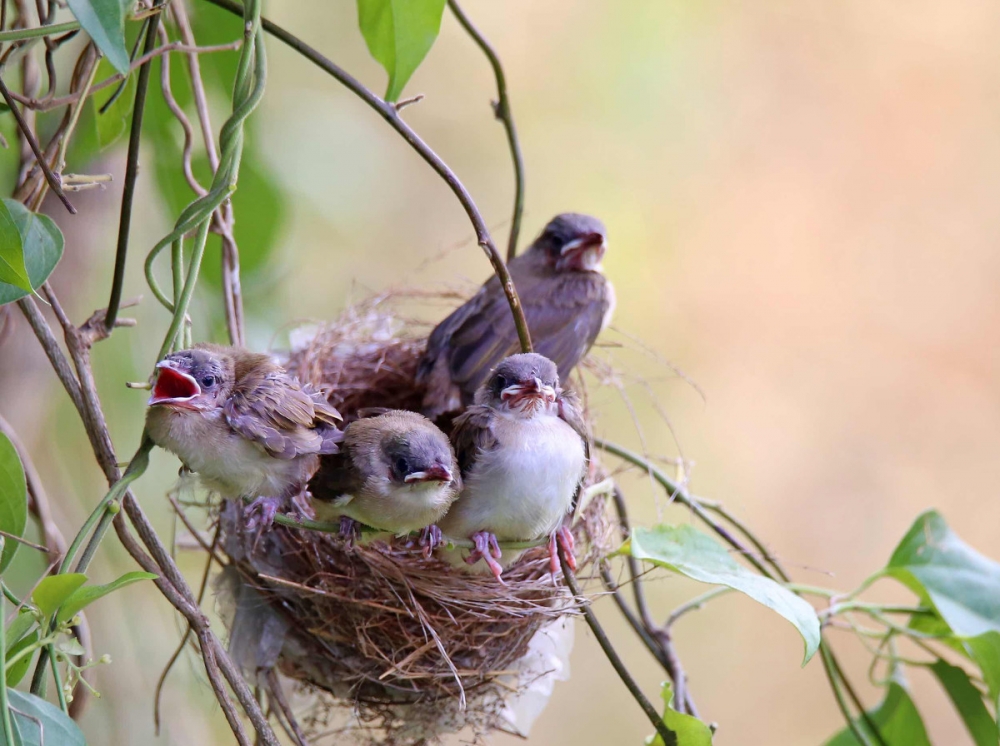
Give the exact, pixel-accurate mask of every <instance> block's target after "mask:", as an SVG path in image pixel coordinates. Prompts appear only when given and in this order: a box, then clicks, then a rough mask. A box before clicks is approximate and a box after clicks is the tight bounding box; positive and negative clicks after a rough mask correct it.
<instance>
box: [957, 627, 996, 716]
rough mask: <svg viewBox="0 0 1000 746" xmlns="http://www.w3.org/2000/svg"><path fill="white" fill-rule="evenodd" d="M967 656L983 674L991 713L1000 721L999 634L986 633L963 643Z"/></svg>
mask: <svg viewBox="0 0 1000 746" xmlns="http://www.w3.org/2000/svg"><path fill="white" fill-rule="evenodd" d="M965 648H966V651H967V652H968V654H969V656H970V657H971V658H972V660H974V661H975V662H976V665H978V666H979V670H980V671H982V672H983V680H984V681H985V682H986V686H987V687H988V688H989V690H990V701H991V702H992V703H993V712H994V714H995V715H996V716H997V718H998V719H1000V633H998V632H986V633H984V634H981V635H979V636H978V637H972V638H970V639H968V640H966V641H965Z"/></svg>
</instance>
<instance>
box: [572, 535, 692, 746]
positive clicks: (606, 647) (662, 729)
mask: <svg viewBox="0 0 1000 746" xmlns="http://www.w3.org/2000/svg"><path fill="white" fill-rule="evenodd" d="M559 564H561V565H562V572H563V577H564V578H566V585H568V586H569V589H570V592H571V593H572V594H573V602H574V603H575V604H576V606H577V608H578V609H580V611H581V612H582V613H583V617H584V619H586V620H587V626H588V627H590V631H591V632H593V633H594V637H596V638H597V643H598V645H600V646H601V650H603V651H604V655H606V656H607V658H608V661H609V662H610V663H611V666H612V667H613V668H614V669H615V673H617V674H618V676H619V678H621V680H622V683H623V684H625V688H626V689H628V691H629V693H630V694H631V695H632V697H633V698H634V699H635V701H636V702H637V703H638V704H639V707H641V708H642V711H643V712H644V713H646V717H647V718H649V722H651V723H652V724H653V727H654V728H656V732H657V733H658V734H659V735H660V738H662V739H663V743H664V744H666V746H676V745H677V734H676V733H674V731H672V730H670V728H668V727H667V724H666V723H665V722H663V717H662V716H661V715H660V713H658V712H657V711H656V708H655V707H653V704H652V703H651V702H650V701H649V699H648V698H647V697H646V695H645V694H643V693H642V689H640V688H639V685H638V684H637V683H636V680H635V679H634V678H633V677H632V674H631V673H629V670H628V668H627V667H626V666H625V663H624V662H623V661H622V659H621V657H620V656H619V655H618V651H616V650H615V648H614V645H612V644H611V639H610V638H609V637H608V633H607V632H605V631H604V627H602V626H601V623H600V622H599V621H598V619H597V616H596V615H595V614H594V610H593V609H591V608H590V603H589V602H588V601H587V599H586V598H585V597H584V595H583V591H582V590H580V585H579V583H577V582H576V576H575V575H574V574H573V571H572V570H571V569H570V568H569V564H568V563H567V562H566V554H565V550H564V549H563V547H562V545H561V544H560V545H559Z"/></svg>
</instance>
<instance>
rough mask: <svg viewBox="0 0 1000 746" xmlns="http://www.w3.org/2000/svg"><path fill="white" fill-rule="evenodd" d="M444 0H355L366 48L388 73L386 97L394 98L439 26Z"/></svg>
mask: <svg viewBox="0 0 1000 746" xmlns="http://www.w3.org/2000/svg"><path fill="white" fill-rule="evenodd" d="M444 3H445V0H358V25H359V26H361V33H362V35H363V36H364V37H365V43H366V44H367V45H368V51H369V52H371V55H372V57H374V58H375V59H376V60H378V61H379V63H380V64H381V65H382V67H384V68H385V71H386V72H387V73H389V86H388V88H387V89H386V92H385V100H386V101H395V100H397V99H398V98H399V94H401V93H402V92H403V86H405V85H406V83H407V81H408V80H409V79H410V76H411V75H413V73H414V71H416V69H417V68H418V67H419V66H420V63H421V62H423V59H424V57H426V56H427V53H428V52H429V51H430V50H431V47H432V46H433V45H434V40H435V39H436V38H437V35H438V32H439V31H440V30H441V15H442V14H443V13H444Z"/></svg>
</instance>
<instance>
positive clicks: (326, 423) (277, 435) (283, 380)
mask: <svg viewBox="0 0 1000 746" xmlns="http://www.w3.org/2000/svg"><path fill="white" fill-rule="evenodd" d="M156 368H157V376H156V381H155V383H154V384H153V394H152V396H151V397H150V398H149V410H148V411H147V413H146V431H147V432H148V434H149V437H150V438H152V440H153V442H154V443H156V444H157V445H158V446H160V447H161V448H165V449H166V450H168V451H171V452H172V453H174V454H175V455H176V456H177V457H178V458H179V459H180V460H181V462H182V463H183V464H184V466H185V467H187V468H188V469H189V470H191V471H193V472H195V473H197V474H198V475H199V477H200V478H201V480H202V482H203V483H204V484H205V485H206V486H207V487H208V488H209V489H213V490H216V491H218V492H219V493H220V494H222V495H223V496H225V497H228V498H243V499H253V500H254V501H255V502H254V505H253V506H252V508H251V514H252V515H253V517H252V518H251V523H250V524H249V525H251V527H252V526H253V525H254V524H255V523H256V516H255V515H254V514H255V513H260V518H261V522H262V524H263V525H264V526H265V527H266V526H269V525H270V523H271V521H272V520H273V519H274V515H275V512H276V511H277V508H278V506H279V505H280V504H281V503H282V502H283V501H284V500H286V499H288V498H290V497H292V496H294V495H295V494H297V493H298V492H299V491H301V490H302V489H303V488H304V487H305V485H306V483H307V482H308V481H309V478H310V477H311V476H312V475H313V473H314V472H315V471H316V469H317V468H318V466H319V456H320V454H333V453H336V452H337V450H338V446H337V443H338V442H339V441H340V439H341V437H342V435H343V434H342V433H341V432H340V430H338V429H337V426H336V423H337V422H338V421H339V420H340V414H339V413H338V412H337V410H336V409H334V408H333V407H331V406H330V405H329V404H328V403H327V401H326V397H325V396H324V395H323V394H322V393H321V392H319V391H316V390H314V389H312V388H311V387H310V386H308V385H306V386H302V385H300V384H299V382H298V380H297V379H295V378H294V377H292V376H290V375H289V374H288V373H286V372H285V370H284V369H283V368H282V367H281V366H279V365H277V364H276V363H274V362H273V361H272V360H271V358H270V357H269V356H268V355H263V354H259V353H256V352H250V351H249V350H245V349H242V348H237V347H223V346H221V345H213V344H199V345H196V346H195V347H194V348H192V349H190V350H181V351H179V352H174V353H172V354H170V355H167V357H165V358H164V359H163V360H161V361H160V362H159V363H157V364H156Z"/></svg>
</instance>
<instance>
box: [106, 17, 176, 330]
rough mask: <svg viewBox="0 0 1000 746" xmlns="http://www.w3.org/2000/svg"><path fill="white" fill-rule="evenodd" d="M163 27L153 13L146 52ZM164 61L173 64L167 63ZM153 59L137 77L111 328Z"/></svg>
mask: <svg viewBox="0 0 1000 746" xmlns="http://www.w3.org/2000/svg"><path fill="white" fill-rule="evenodd" d="M159 28H160V14H159V13H156V14H155V15H153V16H152V17H151V18H150V19H149V22H148V23H147V24H146V43H145V44H144V46H143V50H142V51H143V54H147V55H148V54H150V53H151V52H152V51H153V47H155V46H156V32H157V30H158V29H159ZM163 64H165V65H166V64H169V62H164V63H163ZM152 67H153V65H152V62H151V60H146V61H145V62H143V63H142V65H141V66H140V67H139V74H138V76H137V77H136V85H135V104H134V105H133V107H132V129H131V131H130V132H129V136H128V155H127V157H126V160H125V185H124V187H123V188H122V206H121V212H120V213H119V216H118V244H117V247H116V249H115V270H114V275H113V279H112V281H111V298H110V300H108V312H107V314H106V315H105V317H104V328H105V329H111V328H113V327H114V325H115V319H116V318H118V309H119V307H120V306H121V302H122V288H123V287H124V285H125V260H126V257H127V256H128V235H129V229H130V228H131V225H132V200H133V198H134V197H135V181H136V178H137V177H138V176H139V139H140V136H141V135H142V115H143V112H144V111H145V110H146V91H147V90H148V88H149V74H150V71H151V70H152Z"/></svg>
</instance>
